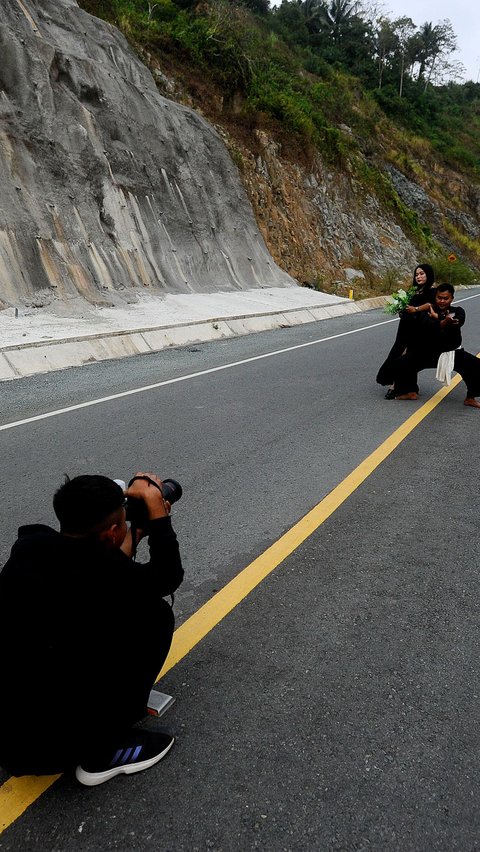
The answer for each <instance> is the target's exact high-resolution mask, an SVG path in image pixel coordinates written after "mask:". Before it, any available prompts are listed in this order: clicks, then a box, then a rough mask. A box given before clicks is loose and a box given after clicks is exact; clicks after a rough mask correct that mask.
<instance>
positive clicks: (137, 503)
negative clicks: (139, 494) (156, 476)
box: [114, 476, 183, 530]
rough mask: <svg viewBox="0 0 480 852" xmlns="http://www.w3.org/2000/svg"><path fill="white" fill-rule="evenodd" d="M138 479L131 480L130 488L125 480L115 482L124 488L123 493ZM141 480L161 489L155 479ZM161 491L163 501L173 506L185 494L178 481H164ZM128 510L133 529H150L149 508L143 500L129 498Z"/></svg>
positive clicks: (127, 501)
mask: <svg viewBox="0 0 480 852" xmlns="http://www.w3.org/2000/svg"><path fill="white" fill-rule="evenodd" d="M137 478H138V477H135V476H134V477H133V479H131V480H130V482H129V483H128V486H127V484H126V482H125V481H124V480H123V479H115V480H114V482H116V483H117V485H119V486H120V488H122V490H123V491H126V490H127V487H130V485H131V484H132V482H133V481H134V480H135V479H137ZM140 478H141V479H148V482H150V483H151V485H154V486H155V488H159V486H158V485H157V483H156V482H154V481H153V479H149V478H148V477H140ZM159 490H160V491H161V492H162V494H163V499H164V500H168V502H169V503H170V505H171V506H172V505H173V504H174V503H176V502H177V500H180V497H181V496H182V493H183V489H182V486H181V485H180V483H179V482H177V480H176V479H164V480H162V487H161V488H159ZM126 510H127V521H129V522H130V524H131V526H132V527H135V529H140V530H143V529H146V528H147V527H148V523H149V518H148V511H147V506H146V504H145V503H144V502H143V500H139V499H133V498H132V497H127V500H126Z"/></svg>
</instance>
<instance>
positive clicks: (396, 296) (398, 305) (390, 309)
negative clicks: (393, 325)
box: [384, 287, 416, 314]
mask: <svg viewBox="0 0 480 852" xmlns="http://www.w3.org/2000/svg"><path fill="white" fill-rule="evenodd" d="M415 292H416V290H415V288H414V287H410V289H409V290H403V289H402V288H400V290H397V291H396V293H392V295H391V296H387V302H386V305H385V308H384V310H385V313H387V314H399V313H400V312H401V311H403V309H404V308H406V307H407V305H408V304H409V302H410V299H411V298H412V296H413V294H414V293H415Z"/></svg>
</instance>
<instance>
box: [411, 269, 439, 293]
mask: <svg viewBox="0 0 480 852" xmlns="http://www.w3.org/2000/svg"><path fill="white" fill-rule="evenodd" d="M417 269H423V271H424V273H425V275H426V276H427V280H426V282H425V284H424V285H423V288H422V287H418V285H417V282H416V281H415V273H416V271H417ZM434 284H435V272H434V271H433V266H430V264H429V263H417V265H416V267H415V269H414V271H413V286H414V287H418V289H419V290H422V289H428V288H429V287H433V285H434Z"/></svg>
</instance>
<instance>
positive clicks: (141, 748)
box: [75, 729, 175, 787]
mask: <svg viewBox="0 0 480 852" xmlns="http://www.w3.org/2000/svg"><path fill="white" fill-rule="evenodd" d="M174 742H175V737H172V736H171V734H166V733H163V732H160V731H158V732H153V731H142V730H136V729H132V730H131V731H128V732H127V733H126V734H125V735H124V736H123V737H122V739H121V742H119V743H118V748H116V749H111V750H110V751H109V752H108V753H104V754H98V755H97V756H93V757H92V758H89V759H86V760H84V761H82V765H81V766H77V768H76V770H75V776H76V778H77V781H80V784H86V785H87V786H88V787H94V786H95V785H96V784H103V783H104V782H105V781H110V778H115V776H116V775H122V774H124V775H131V774H132V773H133V772H142V770H143V769H149V768H150V767H151V766H154V765H155V763H158V761H159V760H161V759H162V757H165V755H166V754H167V752H169V751H170V749H171V747H172V745H173V743H174Z"/></svg>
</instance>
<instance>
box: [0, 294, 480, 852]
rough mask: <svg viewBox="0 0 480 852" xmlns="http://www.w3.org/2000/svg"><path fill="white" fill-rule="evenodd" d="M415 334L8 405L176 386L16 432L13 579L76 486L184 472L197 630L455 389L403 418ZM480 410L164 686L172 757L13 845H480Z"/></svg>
mask: <svg viewBox="0 0 480 852" xmlns="http://www.w3.org/2000/svg"><path fill="white" fill-rule="evenodd" d="M465 296H468V297H470V298H468V300H467V301H462V304H463V306H464V307H465V309H466V311H467V324H466V327H465V330H464V344H465V346H466V348H468V349H469V350H470V351H473V352H475V353H477V352H479V351H480V299H478V298H477V294H476V293H475V292H472V291H468V293H466V294H465V293H462V294H459V297H460V299H464V298H465ZM395 330H396V326H395V324H394V323H388V322H386V317H385V315H383V314H381V312H369V313H367V314H361V315H355V316H349V317H343V318H338V319H336V320H331V321H328V322H325V321H324V322H321V323H314V324H311V325H307V326H300V327H296V328H294V329H280V330H278V331H275V332H268V333H264V334H258V335H252V336H249V337H248V338H239V339H236V340H233V341H227V342H224V343H215V344H206V345H201V346H196V347H189V348H184V349H176V350H169V351H166V352H162V353H158V354H156V355H149V356H145V357H143V356H142V357H138V358H135V359H127V360H122V361H117V362H105V363H103V364H96V365H91V366H88V367H84V368H82V369H80V370H77V369H72V370H68V371H64V372H63V373H58V374H49V375H47V376H44V377H38V378H33V379H23V380H21V381H18V382H14V383H5V384H3V385H1V386H0V395H1V396H0V398H1V406H0V408H1V412H0V422H1V423H3V424H7V423H14V422H18V421H21V420H23V419H25V418H30V417H34V416H36V415H39V414H44V413H48V412H49V411H53V410H59V409H63V408H65V407H68V406H72V405H79V404H82V403H87V402H89V401H91V400H94V399H100V398H103V397H107V396H110V397H112V396H113V397H114V396H115V395H116V394H119V393H125V392H128V391H130V390H132V389H138V388H141V387H144V386H147V385H151V384H157V385H158V386H157V387H155V388H151V389H149V390H145V391H142V392H139V393H134V394H130V395H126V396H122V397H117V398H111V399H109V400H108V401H105V402H102V403H99V404H96V405H91V406H90V405H89V406H86V407H83V408H77V409H75V410H73V411H70V412H64V413H59V414H57V415H55V416H53V417H47V418H45V419H40V420H37V421H34V422H27V423H19V424H18V425H16V426H14V427H12V428H9V429H4V430H2V431H0V452H1V459H2V465H1V483H2V509H1V514H2V537H1V542H0V551H1V552H0V559H1V561H2V562H3V561H4V560H5V558H6V556H7V554H8V551H9V547H10V545H11V543H12V542H13V540H14V536H15V530H16V527H17V526H18V525H19V524H20V523H25V522H35V521H38V522H53V515H52V511H51V508H50V505H51V495H52V492H53V491H54V490H55V488H56V487H57V485H58V484H59V482H60V481H61V480H62V476H63V474H64V473H69V474H70V475H76V474H79V473H87V472H99V473H104V474H106V475H111V476H120V477H122V478H125V479H127V478H128V477H129V476H130V475H131V474H133V473H134V472H135V470H137V469H152V470H156V471H158V472H159V473H160V474H161V475H163V476H175V477H176V478H178V479H179V480H180V481H181V482H182V485H183V486H184V497H183V498H182V500H181V501H180V502H179V503H178V504H177V505H175V506H174V509H173V520H174V525H175V528H176V530H177V533H178V535H179V539H180V542H181V547H182V553H183V558H184V566H185V569H186V580H185V583H184V585H183V586H182V587H181V589H180V590H179V591H178V593H177V596H176V612H177V616H178V621H179V623H181V622H183V621H185V619H187V618H188V617H189V616H191V615H192V614H193V613H195V612H196V611H197V610H198V608H199V606H201V605H202V604H203V603H204V602H205V601H207V600H209V599H210V598H211V597H212V595H213V594H214V593H215V592H216V591H217V590H218V589H220V588H221V587H223V586H224V585H225V584H226V583H227V582H228V581H229V580H231V578H232V577H234V576H235V575H237V574H238V573H239V572H240V571H242V570H243V569H244V568H245V566H246V565H248V564H249V563H250V562H252V560H254V559H255V558H256V557H257V556H259V554H261V553H262V552H264V551H265V550H266V548H268V547H269V546H270V545H271V544H272V543H273V542H275V541H277V540H278V539H279V537H280V536H281V535H282V534H283V533H285V531H286V530H288V529H289V528H291V527H292V526H293V525H294V524H295V523H296V522H297V521H298V520H299V519H300V518H301V517H302V516H303V515H305V513H306V512H308V511H309V510H310V509H311V508H312V507H313V506H315V505H316V504H318V503H319V501H321V500H322V499H323V498H324V497H325V495H327V494H328V493H329V492H330V491H331V490H332V489H333V488H335V487H336V486H337V485H338V484H339V483H341V482H342V481H343V480H344V479H345V477H346V476H347V475H348V474H349V473H350V472H351V471H353V470H354V469H355V468H356V467H357V466H358V465H359V464H360V463H361V462H362V461H363V460H364V459H365V458H367V457H368V456H369V455H370V454H371V453H372V452H373V451H374V450H375V449H376V448H377V447H378V446H379V445H381V444H382V443H383V442H384V441H388V439H389V436H391V435H392V433H394V432H395V430H397V428H398V427H399V426H400V425H401V424H402V423H404V421H406V420H407V419H408V418H409V417H410V415H411V414H412V413H413V412H414V411H417V410H419V409H421V406H422V405H423V404H425V403H427V402H428V400H429V399H430V398H431V397H432V396H433V395H434V394H435V393H436V392H437V390H438V388H439V385H438V383H437V382H436V380H435V378H434V374H433V371H426V372H424V373H423V374H422V375H421V382H420V385H421V391H422V395H421V398H420V400H419V401H418V402H415V403H410V402H395V401H392V402H386V401H385V400H384V399H383V390H382V389H381V388H379V387H378V386H376V385H375V381H374V376H375V372H376V369H377V367H378V365H379V363H380V362H381V361H382V360H383V358H384V356H385V354H386V352H387V351H388V349H389V347H390V344H391V342H392V340H393V336H394V333H395ZM305 344H308V345H305ZM279 350H285V351H282V352H279ZM286 350H289V351H286ZM272 352H277V354H274V355H270V354H269V353H272ZM264 355H267V356H268V357H258V356H264ZM252 359H253V360H252ZM242 361H243V362H245V363H238V362H242ZM228 364H235V366H229V367H228V368H227V369H220V370H218V369H216V368H218V367H224V366H225V365H228ZM199 371H200V372H203V371H209V372H203V375H198V376H193V377H191V378H183V377H185V376H188V375H190V374H192V373H196V372H199ZM172 379H178V381H175V382H171V383H169V384H161V383H162V382H168V381H169V380H172ZM464 395H465V394H464V386H463V385H459V386H458V387H456V388H454V390H453V391H452V392H451V393H449V394H448V395H447V396H446V397H445V398H444V399H443V400H442V401H441V402H440V404H439V405H438V406H437V407H436V408H434V409H433V410H432V411H431V412H430V413H428V416H426V417H425V418H424V419H423V420H421V422H419V424H418V425H417V426H416V427H415V428H414V429H413V430H412V431H411V432H410V434H409V435H408V436H407V437H406V438H405V440H403V441H402V442H401V443H399V445H398V446H397V447H396V448H395V449H393V451H392V452H391V453H390V454H389V455H387V458H386V459H385V461H384V462H383V463H382V464H380V465H379V466H378V467H377V468H376V469H375V470H374V471H373V472H372V473H371V474H370V475H369V476H368V477H367V478H366V479H365V481H364V482H363V484H361V485H360V486H359V487H358V488H357V489H356V490H355V491H354V492H353V493H352V494H351V495H350V496H349V497H348V499H346V500H345V502H343V503H342V504H341V505H340V507H339V508H338V509H337V510H336V511H335V512H334V513H333V514H332V515H331V516H330V517H329V518H328V519H327V520H326V521H325V522H324V523H322V524H321V525H320V526H319V527H318V529H316V530H315V531H314V532H313V534H312V535H311V536H310V537H309V538H308V539H307V540H306V541H305V542H304V543H303V544H302V545H301V546H300V547H298V548H297V549H296V550H294V551H293V553H292V554H291V555H290V556H288V557H287V558H286V559H285V560H284V561H283V562H282V563H281V564H280V565H279V567H278V568H276V569H275V570H274V571H273V572H272V573H271V574H269V575H268V576H267V577H266V579H265V580H264V581H263V582H262V583H261V584H260V585H259V586H257V587H256V588H255V589H254V590H253V591H252V592H251V593H250V594H249V595H248V597H246V598H245V600H243V601H242V602H241V603H239V604H238V606H236V607H235V608H234V609H233V611H232V612H231V613H230V614H229V615H228V616H227V617H226V618H225V619H224V620H222V621H221V622H220V624H219V625H218V626H216V627H215V628H214V629H213V630H211V631H210V632H209V633H208V634H207V635H206V636H205V638H204V639H203V641H201V642H200V643H199V644H198V645H196V646H195V647H194V648H193V649H192V650H191V651H190V653H189V654H188V655H187V656H186V657H185V658H184V659H183V660H181V662H179V663H178V664H177V665H176V666H174V667H173V668H172V669H171V670H170V671H169V672H168V673H167V675H166V676H165V678H164V679H163V680H162V682H161V688H162V689H164V691H166V692H169V693H171V694H173V695H174V696H175V697H176V704H175V705H174V707H173V708H172V709H171V710H170V711H168V714H167V715H166V716H165V717H164V720H163V724H165V725H166V726H167V727H169V728H171V729H172V730H173V731H174V732H175V733H176V734H177V735H178V739H177V743H176V745H175V748H174V750H173V751H172V752H171V754H170V755H169V756H168V757H167V758H166V759H165V760H164V761H162V762H161V763H160V764H159V765H158V766H156V767H154V768H153V769H152V770H150V771H148V772H144V773H140V774H139V775H136V776H131V777H129V778H126V777H119V778H117V779H114V780H113V781H111V782H109V783H108V784H106V785H103V786H101V787H98V788H93V789H86V788H80V787H79V786H78V785H77V784H76V782H75V781H74V779H72V778H71V777H68V776H63V777H62V778H61V779H60V780H59V781H57V782H56V783H55V784H54V785H53V786H51V787H50V788H49V789H48V790H47V791H46V792H45V793H44V794H43V795H42V796H40V797H39V798H38V799H36V801H35V802H34V803H33V804H32V805H31V806H30V807H29V808H27V810H26V811H25V813H24V814H23V815H21V816H20V817H19V818H18V819H17V820H16V821H14V822H13V823H12V824H11V825H10V827H9V828H7V829H6V830H5V831H4V832H3V833H2V834H0V849H2V850H4V849H5V850H10V849H12V850H13V849H15V850H18V849H21V850H22V852H23V850H25V852H30V850H42V852H43V850H47V849H48V850H52V852H53V850H55V852H70V850H82V852H83V850H88V851H89V852H90V850H92V852H93V850H107V849H118V850H125V852H127V850H128V852H129V850H150V849H151V850H172V852H176V850H179V851H180V850H189V852H190V850H204V849H211V850H218V851H219V852H220V850H225V852H227V850H235V851H236V850H250V849H263V850H275V852H276V850H370V849H377V850H383V849H386V850H390V849H391V850H393V849H396V850H457V849H458V850H462V852H465V850H472V852H473V850H474V849H477V848H478V836H479V831H480V817H479V816H478V807H477V802H478V798H479V794H480V781H479V763H480V760H479V750H478V743H479V727H480V725H479V722H480V712H479V710H478V698H479V695H480V677H479V664H478V657H479V641H478V619H479V604H478V601H479V592H480V577H479V567H478V566H479V558H478V556H479V545H478V530H477V528H478V509H477V480H478V470H479V451H478V446H479V441H478V438H479V434H480V411H476V410H474V409H469V408H465V407H464V406H463V405H462V401H463V397H464ZM119 629H121V624H119ZM13 641H15V637H12V642H13ZM72 676H74V673H72ZM121 689H122V684H112V691H113V690H114V691H116V692H117V694H119V693H121ZM112 694H113V692H112ZM34 723H35V715H34V712H33V713H32V724H34ZM150 724H152V725H155V724H158V723H157V722H154V721H152V722H150ZM4 779H5V780H6V776H4V775H3V776H1V777H0V780H4ZM1 801H2V800H1V788H0V803H1ZM0 816H1V814H0ZM0 821H1V820H0Z"/></svg>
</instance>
